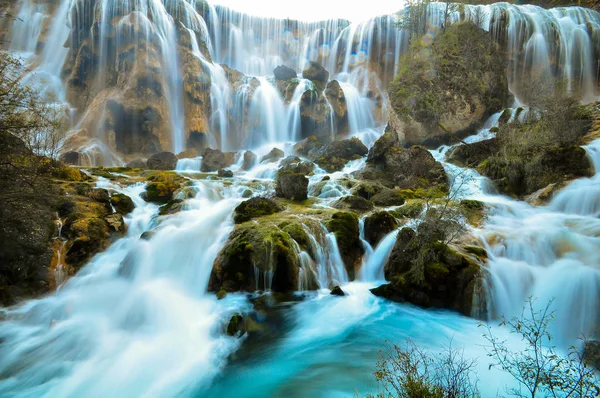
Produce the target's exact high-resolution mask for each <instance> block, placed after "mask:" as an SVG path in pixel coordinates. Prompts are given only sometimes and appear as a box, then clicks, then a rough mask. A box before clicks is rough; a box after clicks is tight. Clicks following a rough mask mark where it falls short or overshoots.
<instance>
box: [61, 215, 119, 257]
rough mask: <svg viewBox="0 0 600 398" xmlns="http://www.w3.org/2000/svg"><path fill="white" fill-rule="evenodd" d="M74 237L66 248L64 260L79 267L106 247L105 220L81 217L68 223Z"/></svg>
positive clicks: (108, 235)
mask: <svg viewBox="0 0 600 398" xmlns="http://www.w3.org/2000/svg"><path fill="white" fill-rule="evenodd" d="M70 234H71V236H73V237H74V239H73V240H72V243H71V245H70V247H69V249H68V250H67V256H66V261H67V263H68V264H69V265H72V266H74V267H81V266H83V265H85V263H87V262H88V261H89V260H90V259H91V257H92V256H93V255H94V254H96V253H98V252H99V251H101V250H103V249H104V248H106V247H107V246H108V244H109V240H108V239H109V237H110V232H109V229H108V225H107V223H106V221H104V220H103V219H101V218H81V219H78V220H76V221H75V222H73V223H72V224H71V225H70Z"/></svg>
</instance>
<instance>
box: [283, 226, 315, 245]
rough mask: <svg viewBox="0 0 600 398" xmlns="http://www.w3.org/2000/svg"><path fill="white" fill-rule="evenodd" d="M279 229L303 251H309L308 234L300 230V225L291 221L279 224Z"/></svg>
mask: <svg viewBox="0 0 600 398" xmlns="http://www.w3.org/2000/svg"><path fill="white" fill-rule="evenodd" d="M279 228H280V229H281V230H282V231H284V232H286V233H287V234H289V235H290V237H291V238H292V239H294V240H295V241H296V243H298V245H300V247H301V248H302V249H303V250H308V249H309V247H310V238H309V237H308V234H307V233H306V231H305V230H304V228H302V225H300V224H299V223H295V222H292V221H284V222H283V223H281V224H279Z"/></svg>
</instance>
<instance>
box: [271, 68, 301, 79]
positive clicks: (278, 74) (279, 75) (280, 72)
mask: <svg viewBox="0 0 600 398" xmlns="http://www.w3.org/2000/svg"><path fill="white" fill-rule="evenodd" d="M273 74H274V75H275V79H277V80H289V79H295V78H296V77H298V74H297V73H296V71H295V70H293V69H292V68H290V67H287V66H285V65H279V66H278V67H276V68H275V69H274V70H273Z"/></svg>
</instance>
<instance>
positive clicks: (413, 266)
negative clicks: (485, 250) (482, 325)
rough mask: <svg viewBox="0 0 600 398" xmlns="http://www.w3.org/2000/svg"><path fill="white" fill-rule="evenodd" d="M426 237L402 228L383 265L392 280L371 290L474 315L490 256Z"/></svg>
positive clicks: (424, 304)
mask: <svg viewBox="0 0 600 398" xmlns="http://www.w3.org/2000/svg"><path fill="white" fill-rule="evenodd" d="M420 230H421V226H419V231H420ZM426 237H427V235H422V234H421V232H415V231H414V230H413V229H411V228H403V229H402V230H400V232H399V233H398V236H397V239H396V244H395V245H394V248H393V249H392V253H391V254H390V258H389V259H388V262H387V263H386V264H385V267H384V273H385V277H386V279H387V280H389V281H391V283H388V284H385V285H382V286H379V287H377V288H375V289H371V292H372V293H373V294H375V295H376V296H380V297H385V298H387V299H389V300H392V301H398V302H409V303H412V304H414V305H417V306H420V307H424V308H430V307H433V308H447V309H452V310H455V311H458V312H461V313H462V314H464V315H467V316H471V315H475V314H474V308H473V302H474V301H473V296H474V295H475V294H477V292H478V291H479V290H480V289H481V288H482V285H481V283H482V274H481V267H482V266H484V265H485V262H486V261H487V256H485V257H483V258H481V257H479V256H478V255H477V253H475V252H474V251H472V250H471V251H468V250H463V249H461V248H459V247H457V246H450V245H446V244H445V243H442V242H440V241H437V240H428V239H426Z"/></svg>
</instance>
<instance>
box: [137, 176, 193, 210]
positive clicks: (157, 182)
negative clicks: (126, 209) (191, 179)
mask: <svg viewBox="0 0 600 398" xmlns="http://www.w3.org/2000/svg"><path fill="white" fill-rule="evenodd" d="M148 181H149V183H148V185H147V186H146V192H144V193H143V194H142V198H143V199H144V200H145V201H147V202H156V203H167V202H169V201H170V200H172V199H173V193H174V192H175V191H177V190H178V189H179V188H180V186H181V184H182V183H184V182H185V180H184V179H183V178H182V177H181V176H179V175H177V174H175V173H173V172H166V171H164V172H153V173H151V174H150V175H149V176H148Z"/></svg>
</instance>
